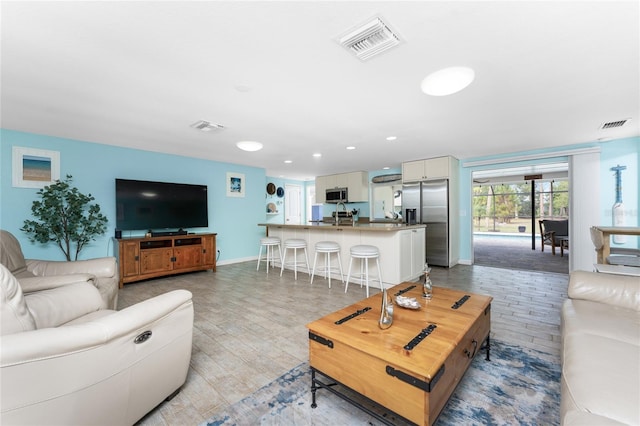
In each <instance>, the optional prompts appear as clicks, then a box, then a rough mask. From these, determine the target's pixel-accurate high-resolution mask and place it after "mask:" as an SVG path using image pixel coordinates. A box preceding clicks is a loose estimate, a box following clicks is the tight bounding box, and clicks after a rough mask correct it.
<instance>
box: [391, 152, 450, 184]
mask: <svg viewBox="0 0 640 426" xmlns="http://www.w3.org/2000/svg"><path fill="white" fill-rule="evenodd" d="M457 167H458V160H457V159H456V158H454V157H436V158H429V159H426V160H416V161H408V162H406V163H402V182H404V183H408V182H419V181H422V180H433V179H444V178H448V177H450V176H451V173H452V171H453V170H454V168H455V169H457Z"/></svg>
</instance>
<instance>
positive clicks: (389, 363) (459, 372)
mask: <svg viewBox="0 0 640 426" xmlns="http://www.w3.org/2000/svg"><path fill="white" fill-rule="evenodd" d="M388 291H389V294H390V295H393V299H394V300H395V295H397V294H398V293H400V294H402V295H403V296H406V297H415V298H416V299H417V300H418V301H419V302H420V304H421V305H422V307H421V308H420V309H418V310H411V309H404V308H401V307H399V306H398V305H395V306H394V315H393V325H392V326H391V327H390V328H389V329H387V330H381V329H380V328H379V327H378V319H379V317H380V307H381V300H382V298H381V294H382V293H378V294H376V295H373V296H371V297H369V298H367V299H364V300H361V301H360V302H357V303H354V304H353V305H351V306H348V307H346V308H344V309H341V310H339V311H336V312H334V313H332V314H329V315H327V316H325V317H323V318H320V319H319V320H317V321H314V322H312V323H309V324H307V328H308V329H309V364H310V366H311V372H312V383H311V391H312V396H313V403H312V407H315V406H316V391H317V390H318V389H327V390H328V391H330V392H332V393H334V394H336V395H338V396H339V397H341V398H343V399H345V400H347V401H349V402H350V403H352V404H354V405H357V406H358V407H359V408H361V409H363V410H365V411H366V412H368V413H369V414H371V415H372V416H374V417H376V418H378V419H379V420H380V421H382V422H383V423H386V424H391V423H389V420H388V419H387V418H385V417H383V416H380V415H378V414H377V413H375V412H373V411H371V410H368V409H366V407H364V406H362V405H361V404H359V403H358V402H357V401H355V400H354V399H353V398H350V397H348V396H347V395H345V394H344V393H343V392H340V390H339V388H337V387H336V386H335V384H336V383H339V384H342V385H344V386H346V387H348V388H350V389H352V390H354V391H356V392H357V393H359V394H361V395H363V396H365V397H366V398H368V399H370V400H373V401H375V402H376V403H378V404H380V405H381V406H383V407H385V408H386V409H387V410H390V411H392V412H394V413H396V414H397V415H399V416H401V417H403V418H405V419H406V420H409V421H410V422H413V423H416V424H419V425H431V424H433V423H434V422H435V420H436V418H437V417H438V415H439V414H440V411H442V408H443V407H444V406H445V404H446V403H447V401H448V399H449V397H450V396H451V394H452V393H453V391H454V389H455V388H456V386H457V384H458V383H459V382H460V380H461V379H462V376H463V375H464V373H465V371H466V370H467V368H468V367H469V364H471V361H472V359H473V357H474V356H475V355H476V353H477V352H479V350H480V349H481V348H482V349H486V357H487V360H488V359H489V331H490V327H491V300H492V298H491V297H489V296H481V295H477V294H472V293H465V292H461V291H457V290H451V289H447V288H442V287H435V288H434V289H433V299H432V300H430V301H425V300H424V299H422V298H421V294H422V286H421V284H420V283H415V282H406V283H402V284H399V285H397V286H395V287H392V288H391V289H389V290H388ZM325 379H329V380H330V381H331V383H326V380H325Z"/></svg>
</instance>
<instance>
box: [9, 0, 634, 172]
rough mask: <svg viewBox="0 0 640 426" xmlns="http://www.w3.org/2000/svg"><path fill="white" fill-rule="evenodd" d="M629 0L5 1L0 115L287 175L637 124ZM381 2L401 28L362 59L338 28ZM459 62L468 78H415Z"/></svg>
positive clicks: (462, 153) (37, 129)
mask: <svg viewBox="0 0 640 426" xmlns="http://www.w3.org/2000/svg"><path fill="white" fill-rule="evenodd" d="M638 5H639V2H637V1H635V0H634V1H599V2H598V1H590V2H581V1H568V2H562V1H548V2H540V1H532V2H522V1H509V2H507V1H497V2H482V1H481V2H460V1H441V2H432V1H422V2H417V1H412V2H400V1H378V2H362V1H355V2H347V1H340V2H329V1H298V2H291V1H289V2H270V1H265V2H246V1H236V2H228V1H210V2H186V1H175V2H160V1H145V2H142V1H141V2H116V1H114V2H79V1H76V2H56V1H51V2H29V1H19V2H18V1H16V2H9V1H2V3H1V10H0V12H1V15H2V18H1V19H2V22H1V24H2V34H1V35H2V45H1V47H2V49H1V50H2V52H1V55H2V56H1V60H2V62H1V71H2V75H1V78H2V80H1V83H2V86H1V90H2V93H1V107H2V110H1V120H2V121H1V125H2V127H3V128H7V129H13V130H20V131H26V132H34V133H40V134H46V135H53V136H59V137H65V138H72V139H79V140H86V141H91V142H96V143H101V144H109V145H117V146H125V147H131V148H138V149H143V150H150V151H157V152H165V153H170V154H177V155H186V156H193V157H198V158H205V159H210V160H216V161H222V162H231V163H237V164H245V165H249V166H256V167H263V168H265V169H266V172H267V175H268V176H274V177H277V176H283V177H287V178H293V179H311V178H313V177H314V176H316V175H324V174H331V173H339V172H348V171H355V170H379V169H382V168H383V167H385V166H388V167H399V166H400V163H401V162H402V161H405V160H413V159H420V158H428V157H433V156H440V155H448V154H450V155H454V156H456V157H458V158H461V159H464V158H471V157H478V156H484V155H492V154H497V153H505V152H517V151H522V150H530V149H539V148H549V147H554V146H559V145H569V144H576V143H583V142H590V141H596V140H598V139H600V138H619V137H630V136H638V135H640V126H639V123H640V121H639V118H640V84H639V83H640V69H639V67H640V47H639V39H640V36H639V22H640V11H639V6H638ZM378 15H379V16H382V17H383V18H384V19H385V20H386V21H387V22H388V24H389V25H390V26H391V27H392V28H393V29H394V30H396V31H397V33H398V34H399V35H400V37H401V38H402V40H403V43H402V44H401V45H399V46H398V47H395V48H393V49H392V50H389V51H387V52H385V53H383V54H381V55H380V56H377V57H374V58H373V59H370V60H369V61H367V62H361V61H360V60H358V59H356V58H355V57H352V56H351V55H350V54H349V53H348V52H347V51H346V50H345V49H344V48H343V47H341V46H340V45H339V44H338V42H337V39H338V38H339V36H341V35H343V33H344V32H345V31H347V30H349V29H351V28H352V27H354V26H355V25H358V24H361V23H363V22H365V21H367V20H368V19H369V18H371V17H373V16H378ZM457 65H461V66H468V67H472V68H473V69H474V70H475V73H476V78H475V81H474V82H473V83H472V84H471V85H470V86H469V87H468V88H467V89H465V90H463V91H461V92H459V93H456V94H454V95H451V96H447V97H430V96H427V95H425V94H423V93H422V92H421V91H420V83H421V81H422V79H423V78H424V77H425V76H426V75H427V74H429V73H431V72H433V71H436V70H439V69H441V68H445V67H449V66H457ZM626 118H631V121H630V122H628V123H627V124H626V125H625V126H623V127H620V128H617V129H610V130H599V127H600V125H601V124H602V123H604V122H608V121H615V120H620V119H626ZM198 120H207V121H211V122H214V123H219V124H222V125H224V126H225V128H224V129H223V130H217V131H211V132H209V133H203V132H199V131H197V130H195V129H193V128H191V127H190V124H192V123H194V122H196V121H198ZM392 135H393V136H397V140H395V141H392V142H389V141H387V140H386V139H385V138H386V137H387V136H392ZM240 140H257V141H260V142H262V143H263V144H264V149H263V150H262V151H258V152H252V153H247V152H243V151H240V150H238V149H237V148H236V146H235V143H236V142H237V141H240ZM348 145H353V146H355V147H356V148H357V149H356V150H353V151H347V150H346V149H345V148H346V146H348ZM316 152H318V153H321V154H322V157H321V158H319V159H317V158H313V157H312V154H313V153H316ZM284 160H292V163H291V164H285V163H284Z"/></svg>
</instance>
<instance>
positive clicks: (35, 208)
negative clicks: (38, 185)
mask: <svg viewBox="0 0 640 426" xmlns="http://www.w3.org/2000/svg"><path fill="white" fill-rule="evenodd" d="M71 181H72V177H71V175H67V178H66V179H65V180H64V181H60V180H57V181H56V182H55V183H54V184H52V185H49V186H45V187H44V188H43V189H40V190H39V191H38V193H37V194H38V195H39V196H40V198H41V199H40V200H35V201H34V202H33V205H32V206H31V213H32V214H33V216H34V217H35V218H36V220H25V221H24V226H23V227H22V228H20V230H21V231H24V232H26V233H27V234H28V235H29V241H31V242H32V243H33V242H36V241H37V242H39V243H42V244H47V243H49V242H54V243H56V244H57V245H58V247H60V250H62V252H63V253H64V255H65V256H66V258H67V260H69V261H70V260H78V254H79V253H80V251H81V250H82V249H83V248H84V246H85V245H86V244H87V243H89V241H92V240H95V239H96V237H97V236H98V235H103V234H104V233H105V232H106V230H107V222H108V220H107V218H106V217H105V216H104V215H103V214H102V213H100V206H99V205H98V204H90V202H91V201H94V200H95V198H94V197H93V196H91V194H88V195H85V194H82V193H81V192H80V191H78V188H75V187H72V186H71ZM74 244H75V248H74V247H73V245H74ZM72 254H73V259H72Z"/></svg>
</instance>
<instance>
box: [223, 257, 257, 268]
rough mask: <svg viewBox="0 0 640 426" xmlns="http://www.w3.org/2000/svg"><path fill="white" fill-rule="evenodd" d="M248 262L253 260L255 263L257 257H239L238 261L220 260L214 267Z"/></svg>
mask: <svg viewBox="0 0 640 426" xmlns="http://www.w3.org/2000/svg"><path fill="white" fill-rule="evenodd" d="M250 260H253V261H255V262H257V261H258V256H250V257H240V258H238V259H228V260H221V261H219V262H216V266H222V265H233V264H234V263H242V262H248V261H250Z"/></svg>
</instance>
